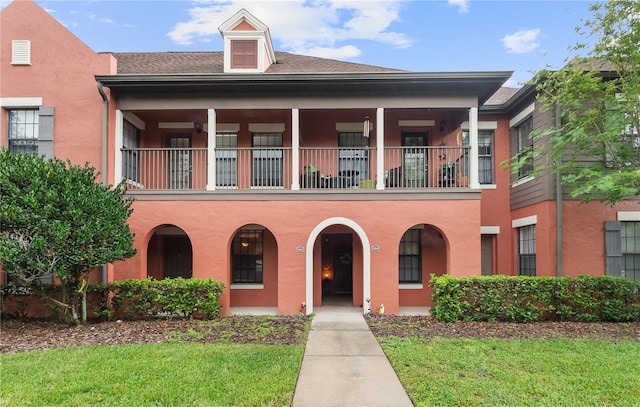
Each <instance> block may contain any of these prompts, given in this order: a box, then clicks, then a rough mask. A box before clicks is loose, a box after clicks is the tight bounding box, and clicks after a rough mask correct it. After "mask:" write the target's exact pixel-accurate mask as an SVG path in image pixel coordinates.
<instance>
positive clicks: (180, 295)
mask: <svg viewBox="0 0 640 407" xmlns="http://www.w3.org/2000/svg"><path fill="white" fill-rule="evenodd" d="M111 286H112V293H113V297H112V298H111V307H112V309H113V311H114V312H118V311H119V310H121V309H124V312H125V313H126V314H127V315H128V316H129V317H132V318H134V319H140V318H143V319H144V318H149V317H155V316H169V317H171V316H192V315H193V314H194V313H198V314H199V315H202V316H204V317H206V318H210V319H213V318H215V317H217V316H218V313H219V312H220V303H219V300H220V295H221V294H222V292H223V291H224V284H223V283H221V282H219V281H216V280H211V279H206V280H200V279H195V278H189V279H184V278H173V279H170V278H168V279H164V280H153V279H150V278H149V279H146V280H135V279H131V280H123V281H115V282H113V283H112V284H111Z"/></svg>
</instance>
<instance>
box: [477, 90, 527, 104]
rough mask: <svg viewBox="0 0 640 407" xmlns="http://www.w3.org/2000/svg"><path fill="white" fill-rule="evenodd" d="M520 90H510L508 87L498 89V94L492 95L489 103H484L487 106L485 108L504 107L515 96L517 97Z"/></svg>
mask: <svg viewBox="0 0 640 407" xmlns="http://www.w3.org/2000/svg"><path fill="white" fill-rule="evenodd" d="M519 90H520V88H508V87H505V86H503V87H501V88H500V89H498V90H497V91H496V93H494V94H493V95H491V97H490V98H489V99H487V101H486V102H484V104H485V106H487V105H502V104H504V103H505V102H506V101H507V100H509V99H510V98H511V97H512V96H513V95H515V94H516V93H517V92H518V91H519Z"/></svg>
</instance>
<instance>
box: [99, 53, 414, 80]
mask: <svg viewBox="0 0 640 407" xmlns="http://www.w3.org/2000/svg"><path fill="white" fill-rule="evenodd" d="M111 54H112V55H113V56H114V57H115V58H116V59H117V60H118V74H120V75H127V74H135V75H145V74H149V75H161V74H215V73H223V72H224V53H223V52H113V53H111ZM276 58H277V61H278V63H277V64H274V65H271V66H270V67H269V69H268V70H267V71H266V74H286V73H373V72H405V71H402V70H399V69H391V68H383V67H377V66H372V65H364V64H356V63H353V62H343V61H337V60H333V59H325V58H317V57H310V56H304V55H296V54H290V53H288V52H276Z"/></svg>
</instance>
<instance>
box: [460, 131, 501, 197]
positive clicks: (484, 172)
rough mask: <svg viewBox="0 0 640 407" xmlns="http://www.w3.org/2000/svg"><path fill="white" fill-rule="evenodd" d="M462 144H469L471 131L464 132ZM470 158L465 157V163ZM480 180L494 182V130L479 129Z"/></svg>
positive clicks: (484, 182)
mask: <svg viewBox="0 0 640 407" xmlns="http://www.w3.org/2000/svg"><path fill="white" fill-rule="evenodd" d="M462 145H463V146H464V147H468V146H469V132H468V131H463V132H462ZM467 161H468V160H466V159H465V165H466V162H467ZM478 181H479V182H480V184H493V182H494V181H493V131H491V130H479V131H478Z"/></svg>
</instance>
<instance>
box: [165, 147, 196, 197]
mask: <svg viewBox="0 0 640 407" xmlns="http://www.w3.org/2000/svg"><path fill="white" fill-rule="evenodd" d="M167 147H168V154H169V157H168V158H169V159H168V177H169V189H189V188H191V136H190V135H174V136H169V137H168V139H167Z"/></svg>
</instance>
